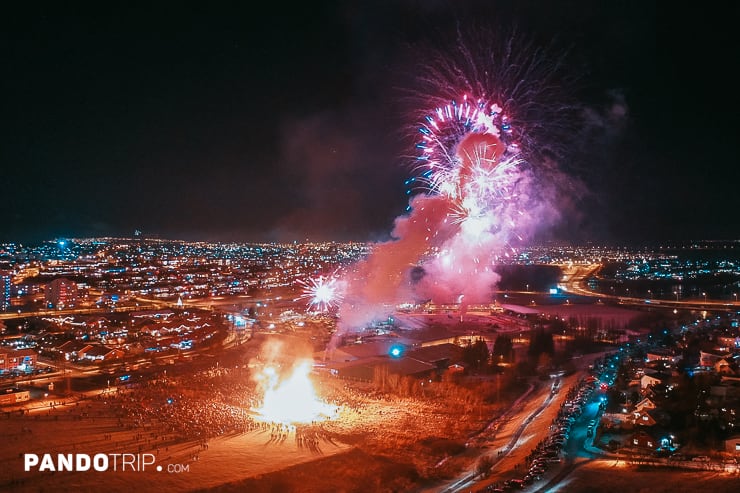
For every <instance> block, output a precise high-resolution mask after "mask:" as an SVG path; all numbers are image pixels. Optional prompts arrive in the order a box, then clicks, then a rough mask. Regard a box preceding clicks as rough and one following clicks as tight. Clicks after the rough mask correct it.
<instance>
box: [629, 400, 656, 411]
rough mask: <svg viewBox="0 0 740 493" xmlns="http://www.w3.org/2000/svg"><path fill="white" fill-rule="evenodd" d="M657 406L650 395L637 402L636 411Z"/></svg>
mask: <svg viewBox="0 0 740 493" xmlns="http://www.w3.org/2000/svg"><path fill="white" fill-rule="evenodd" d="M656 407H657V406H656V405H655V403H654V402H653V401H652V400H650V398H649V397H645V398H644V399H643V400H641V401H640V402H638V403H637V404H635V409H634V410H635V412H643V411H648V410H650V409H655V408H656Z"/></svg>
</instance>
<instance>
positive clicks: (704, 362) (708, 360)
mask: <svg viewBox="0 0 740 493" xmlns="http://www.w3.org/2000/svg"><path fill="white" fill-rule="evenodd" d="M725 356H727V354H717V353H710V352H707V351H699V365H700V366H704V367H707V368H711V367H713V366H714V364H715V363H716V362H717V361H719V360H721V359H722V358H724V357H725Z"/></svg>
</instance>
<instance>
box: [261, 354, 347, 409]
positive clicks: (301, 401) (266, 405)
mask: <svg viewBox="0 0 740 493" xmlns="http://www.w3.org/2000/svg"><path fill="white" fill-rule="evenodd" d="M311 367H312V362H311V361H310V360H304V361H301V362H299V363H298V364H297V365H296V366H295V367H294V368H293V373H292V374H291V375H290V377H288V378H286V379H284V380H282V381H281V380H280V375H279V374H278V372H277V370H276V369H275V367H274V366H266V367H265V368H264V369H263V370H262V372H261V374H260V375H259V377H260V378H259V380H260V382H261V384H262V387H263V389H264V398H263V401H262V406H261V407H259V408H255V409H254V411H256V412H257V413H259V416H258V419H261V420H263V421H270V422H274V423H284V424H289V423H311V422H313V421H324V420H327V419H333V418H335V417H336V416H337V411H338V407H337V406H334V405H331V404H328V403H326V402H323V401H321V400H320V399H319V398H318V396H317V395H316V392H315V390H314V388H313V383H312V382H311V380H310V379H309V377H308V376H309V374H310V373H311Z"/></svg>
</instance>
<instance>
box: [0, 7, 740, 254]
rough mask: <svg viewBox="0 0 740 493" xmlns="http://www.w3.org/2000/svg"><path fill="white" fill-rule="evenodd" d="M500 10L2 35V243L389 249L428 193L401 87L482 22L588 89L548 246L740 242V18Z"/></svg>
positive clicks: (173, 18) (96, 20)
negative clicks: (413, 164) (148, 239)
mask: <svg viewBox="0 0 740 493" xmlns="http://www.w3.org/2000/svg"><path fill="white" fill-rule="evenodd" d="M488 4H490V2H468V3H466V4H465V5H463V6H456V7H452V6H450V5H448V4H447V3H446V2H436V3H432V4H426V3H421V2H413V1H408V2H400V3H394V4H387V5H386V4H384V5H381V6H353V5H351V4H349V3H347V2H331V3H325V4H322V6H305V7H293V9H294V10H293V12H292V14H291V15H283V12H281V10H282V9H280V8H277V7H268V8H267V11H266V12H265V13H264V14H262V16H261V17H259V18H258V17H257V16H255V15H254V12H251V11H250V9H248V8H244V9H241V10H237V11H233V12H226V11H217V10H215V9H212V10H207V11H205V12H198V11H192V10H186V9H182V8H181V9H178V10H177V11H174V12H170V11H168V10H167V9H163V8H162V9H159V10H157V9H154V10H153V11H147V12H146V13H143V12H141V11H138V10H136V9H128V10H125V11H121V12H111V11H108V12H102V11H101V12H91V11H79V12H74V11H62V10H57V9H55V8H53V7H48V6H47V7H44V8H42V9H41V10H40V11H34V12H31V11H30V10H29V11H26V10H23V9H22V8H21V7H18V8H17V9H16V10H14V11H12V12H10V13H9V16H8V18H9V19H10V20H12V21H14V22H12V24H13V26H11V27H10V28H9V29H8V30H6V32H5V33H4V35H3V36H4V37H5V38H6V39H5V42H4V43H3V44H4V48H2V50H3V52H4V54H5V58H6V59H7V60H8V61H9V67H10V69H9V70H8V71H7V73H8V74H9V75H8V77H7V79H6V80H5V81H4V91H3V94H4V97H5V98H4V99H6V104H5V106H6V108H7V113H6V118H5V119H4V123H3V127H4V128H3V130H4V131H3V134H4V141H5V142H4V143H3V145H2V150H0V159H2V161H3V162H4V166H3V175H4V176H3V182H4V184H5V187H3V193H4V195H5V198H4V202H5V203H6V206H5V207H4V212H5V214H4V216H5V220H4V224H3V227H2V228H0V232H1V234H0V241H39V240H43V239H48V238H53V237H85V236H107V235H109V236H132V235H133V232H134V231H135V230H141V231H143V232H144V234H145V235H151V234H158V235H160V236H162V237H168V238H182V239H185V240H204V241H209V240H211V241H255V242H258V241H294V240H295V241H305V240H337V241H343V240H356V241H373V240H384V239H387V238H388V236H389V234H390V232H391V230H392V227H393V221H394V219H395V218H396V217H398V216H399V215H402V214H403V212H404V210H405V207H406V206H407V203H408V199H407V197H406V195H405V193H404V192H405V190H404V186H403V182H404V180H406V179H408V178H409V177H410V176H411V175H412V173H411V170H410V167H409V165H408V155H410V154H412V153H413V152H412V151H413V150H412V149H410V148H409V146H408V143H407V142H406V141H407V140H408V139H407V136H406V135H405V134H404V132H405V129H406V128H407V127H408V126H410V125H413V124H414V123H415V121H414V119H413V118H411V117H410V116H409V112H408V110H407V109H406V108H405V107H404V105H403V104H401V103H402V101H403V98H402V96H401V94H402V91H400V90H403V89H410V88H414V84H415V79H414V71H415V69H416V65H415V64H416V63H417V61H418V59H419V58H423V56H424V53H426V52H425V50H426V47H428V46H429V45H430V44H431V45H440V46H442V47H443V48H444V46H446V40H447V39H453V38H454V33H455V31H456V30H457V29H464V28H465V26H466V25H467V24H466V23H467V22H469V21H470V19H477V20H478V21H484V22H485V23H486V24H490V26H489V27H490V28H491V29H494V30H500V31H501V32H508V31H513V30H514V28H516V30H517V32H518V33H522V35H523V36H525V37H526V38H527V39H532V40H534V43H535V45H536V46H540V45H542V46H550V45H551V41H552V40H553V39H554V40H555V41H554V42H552V46H554V48H555V49H556V51H555V53H561V52H562V53H563V54H564V57H565V58H564V59H565V60H566V63H567V65H568V67H569V69H570V70H572V75H573V76H575V77H577V79H578V81H579V85H578V87H575V88H573V93H574V94H572V96H574V97H575V99H576V100H577V101H578V102H579V104H580V105H581V110H582V111H581V112H580V113H579V118H580V119H579V120H578V122H577V123H578V125H579V128H578V132H576V133H575V134H574V135H573V138H572V139H571V141H569V142H566V143H565V144H566V145H567V151H568V152H567V154H566V155H565V156H563V157H562V159H561V160H558V162H557V163H555V165H556V166H557V167H559V168H561V169H563V170H564V171H565V172H566V173H565V175H566V176H567V177H568V178H569V179H572V180H573V181H574V182H576V181H577V182H580V183H582V184H583V186H582V187H581V188H578V189H577V190H578V192H577V193H576V194H574V196H572V197H570V199H572V200H571V203H569V204H567V205H566V204H562V203H559V205H561V206H562V210H561V211H559V212H560V213H561V218H560V220H559V221H557V222H556V223H555V224H554V225H552V226H551V227H548V228H542V231H538V234H539V236H540V237H541V239H543V240H546V239H565V240H571V241H574V242H584V241H588V240H591V239H593V240H595V241H616V242H619V241H633V242H634V241H637V242H639V241H654V240H671V239H688V238H707V239H711V238H718V239H733V238H735V237H736V221H735V220H734V218H733V205H732V195H733V193H732V192H733V183H732V180H730V179H729V177H730V176H732V174H733V172H732V169H733V165H734V164H735V162H736V161H737V148H736V144H735V143H734V142H733V140H734V139H733V135H734V124H733V122H732V118H733V115H734V114H735V111H734V108H733V106H732V105H733V104H736V101H734V100H732V99H730V98H728V97H727V96H726V94H729V93H727V92H726V91H725V90H726V89H729V86H728V87H725V84H729V82H728V81H727V80H726V79H725V78H722V77H719V76H715V75H714V74H715V72H716V73H717V74H719V73H720V71H719V68H720V67H721V65H720V64H721V63H725V62H726V61H727V60H732V59H734V58H736V57H733V50H736V47H735V46H734V45H732V44H730V43H729V38H726V37H725V36H727V35H726V34H724V31H723V29H721V27H718V24H717V23H721V22H723V21H726V20H727V19H730V18H731V17H732V16H730V15H727V16H725V15H723V13H722V12H719V11H714V12H711V11H710V12H701V13H696V12H690V11H680V10H678V9H674V10H672V11H671V12H661V13H660V15H658V11H657V8H656V7H654V6H644V5H641V4H639V3H637V2H628V3H626V4H621V5H619V6H607V5H600V6H594V5H591V4H590V3H586V2H570V3H568V4H567V5H566V4H564V5H557V6H556V5H552V6H541V5H535V4H534V3H532V4H527V3H525V4H518V5H517V6H511V5H507V4H506V3H505V2H494V3H493V5H491V6H488ZM295 9H298V10H295ZM293 14H295V15H293ZM489 21H490V22H489ZM728 32H729V31H728ZM557 50H560V51H557ZM409 60H413V63H411V62H409ZM699 65H701V66H703V67H709V68H707V69H704V68H699ZM399 89H400V90H399Z"/></svg>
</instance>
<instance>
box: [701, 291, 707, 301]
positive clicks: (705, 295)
mask: <svg viewBox="0 0 740 493" xmlns="http://www.w3.org/2000/svg"><path fill="white" fill-rule="evenodd" d="M702 296H704V303H706V302H707V293H702Z"/></svg>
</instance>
